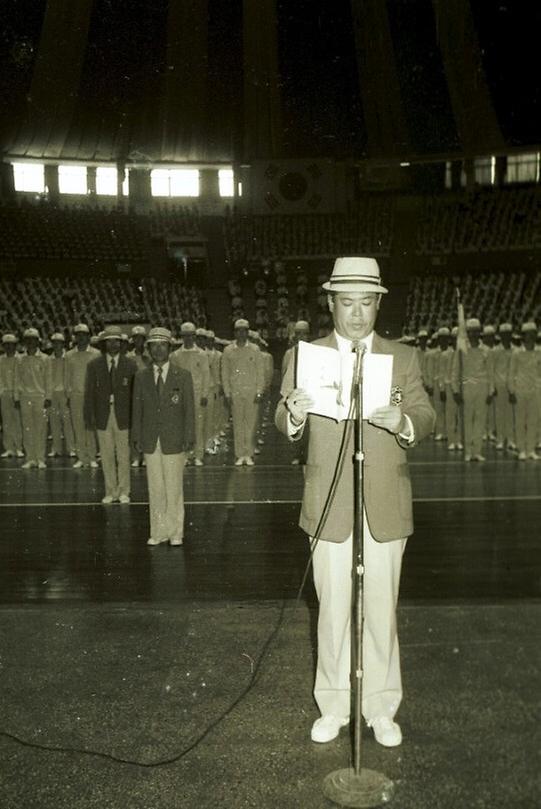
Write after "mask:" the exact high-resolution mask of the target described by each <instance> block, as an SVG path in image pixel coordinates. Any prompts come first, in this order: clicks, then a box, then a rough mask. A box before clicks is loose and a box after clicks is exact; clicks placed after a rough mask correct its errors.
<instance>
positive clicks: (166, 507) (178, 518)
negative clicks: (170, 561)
mask: <svg viewBox="0 0 541 809" xmlns="http://www.w3.org/2000/svg"><path fill="white" fill-rule="evenodd" d="M145 461H146V465H147V481H148V499H149V507H150V536H151V538H152V539H157V540H159V541H163V540H165V539H183V538H184V466H185V464H186V453H185V452H178V453H173V454H172V455H164V453H163V452H162V449H161V446H160V441H159V439H158V443H157V445H156V449H155V450H154V452H153V453H151V454H145Z"/></svg>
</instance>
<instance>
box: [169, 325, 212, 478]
mask: <svg viewBox="0 0 541 809" xmlns="http://www.w3.org/2000/svg"><path fill="white" fill-rule="evenodd" d="M180 331H181V335H182V345H181V346H180V348H177V350H176V351H173V353H172V354H171V362H172V363H173V365H176V366H178V367H179V368H184V370H185V371H189V372H190V374H191V375H192V382H193V390H194V401H195V448H194V451H193V455H192V457H193V462H194V465H195V466H203V456H204V454H205V410H206V408H207V405H208V397H209V389H210V369H209V360H208V357H207V354H206V352H205V351H204V350H203V349H202V348H199V347H198V346H197V345H196V344H195V332H196V328H195V325H194V324H193V323H189V322H186V323H183V324H182V326H181V327H180ZM189 461H190V458H189V459H188V461H187V462H188V463H189Z"/></svg>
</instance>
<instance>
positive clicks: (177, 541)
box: [169, 537, 182, 547]
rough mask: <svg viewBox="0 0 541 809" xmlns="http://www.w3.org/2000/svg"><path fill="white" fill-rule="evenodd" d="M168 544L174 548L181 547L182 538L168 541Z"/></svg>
mask: <svg viewBox="0 0 541 809" xmlns="http://www.w3.org/2000/svg"><path fill="white" fill-rule="evenodd" d="M169 544H170V545H173V546H174V547H175V546H177V545H182V537H178V538H177V539H170V540H169Z"/></svg>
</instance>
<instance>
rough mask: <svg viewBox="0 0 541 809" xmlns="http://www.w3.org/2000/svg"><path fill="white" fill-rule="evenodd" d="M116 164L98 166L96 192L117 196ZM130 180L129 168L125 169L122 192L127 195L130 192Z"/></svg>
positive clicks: (102, 194) (101, 194)
mask: <svg viewBox="0 0 541 809" xmlns="http://www.w3.org/2000/svg"><path fill="white" fill-rule="evenodd" d="M117 177H118V171H117V168H116V166H98V167H97V169H96V194H99V195H100V196H107V197H116V195H117ZM129 186H130V181H129V174H128V169H124V180H123V181H122V194H123V195H124V196H125V197H127V196H128V195H129V192H130V187H129Z"/></svg>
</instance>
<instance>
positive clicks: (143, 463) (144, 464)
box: [141, 458, 147, 466]
mask: <svg viewBox="0 0 541 809" xmlns="http://www.w3.org/2000/svg"><path fill="white" fill-rule="evenodd" d="M146 465H147V462H146V461H145V459H144V458H143V460H142V461H141V466H146Z"/></svg>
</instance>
